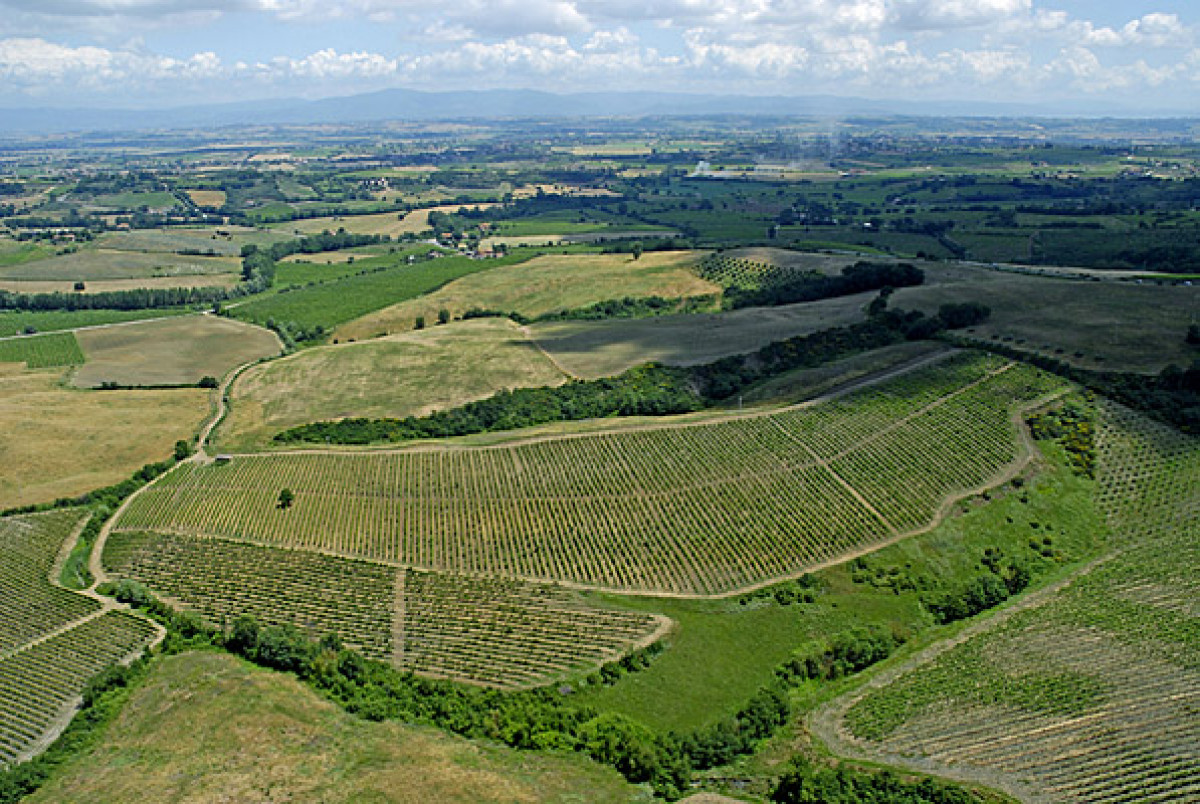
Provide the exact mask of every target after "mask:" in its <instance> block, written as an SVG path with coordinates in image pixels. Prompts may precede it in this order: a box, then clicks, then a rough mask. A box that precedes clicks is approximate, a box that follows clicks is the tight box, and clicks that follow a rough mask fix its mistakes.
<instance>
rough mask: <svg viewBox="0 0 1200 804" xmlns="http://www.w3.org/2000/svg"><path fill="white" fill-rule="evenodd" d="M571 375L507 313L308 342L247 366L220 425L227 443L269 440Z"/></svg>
mask: <svg viewBox="0 0 1200 804" xmlns="http://www.w3.org/2000/svg"><path fill="white" fill-rule="evenodd" d="M564 379H565V375H564V374H563V373H562V372H561V371H560V370H559V369H558V368H556V367H555V366H554V364H553V363H551V362H550V360H549V358H547V357H546V356H545V355H544V354H543V353H542V352H540V351H539V350H538V349H537V347H536V346H534V345H533V344H532V343H531V342H530V341H529V339H528V338H527V337H526V335H525V334H524V332H523V331H522V330H521V328H520V327H518V326H517V325H516V324H514V323H513V322H511V321H509V320H508V319H506V318H486V319H476V320H472V321H456V322H454V323H451V324H448V325H446V326H441V327H431V328H429V329H424V330H419V331H415V332H408V333H405V334H402V335H392V336H389V337H387V338H377V339H375V340H371V341H364V342H361V343H343V344H341V345H337V346H321V347H316V348H313V349H306V350H304V351H302V352H299V353H298V354H294V355H290V356H288V357H286V358H284V359H282V360H274V361H271V362H270V363H264V364H263V365H261V366H255V367H253V368H250V369H248V370H246V371H245V372H243V373H242V374H241V375H240V376H239V377H238V379H237V381H236V382H235V383H234V385H233V387H232V389H231V393H230V397H231V410H230V413H229V415H228V416H227V417H226V419H225V421H224V422H222V424H221V426H220V428H219V429H218V430H217V433H216V442H217V443H218V444H219V446H220V447H221V448H222V449H224V450H235V451H237V450H247V449H254V448H260V447H264V446H267V445H268V444H269V443H270V439H271V437H272V436H274V435H275V434H276V433H278V432H280V431H282V430H285V429H287V428H289V427H295V426H297V425H300V424H305V423H308V422H313V421H321V420H325V419H337V418H342V417H346V416H351V417H353V416H364V417H398V418H404V417H406V416H421V415H426V414H428V413H431V412H433V411H435V410H444V409H448V408H453V407H457V406H459V405H463V404H466V403H467V402H471V401H473V400H476V399H482V398H484V397H487V396H490V395H492V394H494V393H496V392H497V391H500V390H503V389H506V388H524V387H536V386H542V385H556V384H558V383H560V382H562V381H563V380H564Z"/></svg>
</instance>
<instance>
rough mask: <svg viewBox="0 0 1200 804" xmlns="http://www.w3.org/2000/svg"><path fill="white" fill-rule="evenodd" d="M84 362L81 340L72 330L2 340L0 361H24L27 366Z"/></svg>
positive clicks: (53, 365)
mask: <svg viewBox="0 0 1200 804" xmlns="http://www.w3.org/2000/svg"><path fill="white" fill-rule="evenodd" d="M82 362H84V356H83V352H82V351H80V349H79V342H78V341H77V340H76V338H75V336H74V335H73V334H71V333H70V332H64V333H55V334H53V335H32V336H29V337H23V338H9V339H6V340H0V363H24V364H25V366H26V368H54V367H56V366H77V365H79V364H80V363H82Z"/></svg>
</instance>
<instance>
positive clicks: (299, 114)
mask: <svg viewBox="0 0 1200 804" xmlns="http://www.w3.org/2000/svg"><path fill="white" fill-rule="evenodd" d="M684 115H695V116H708V115H753V116H763V115H765V116H772V117H780V116H817V117H820V116H834V117H847V116H864V115H865V116H876V115H913V116H931V117H961V116H985V117H1028V116H1033V117H1045V116H1053V117H1064V116H1083V117H1105V116H1108V117H1144V116H1151V117H1164V116H1170V115H1169V114H1167V113H1163V114H1153V113H1147V112H1140V113H1139V112H1134V111H1131V110H1128V109H1110V108H1105V107H1104V106H1102V105H1100V104H1097V103H1096V102H1094V101H1093V102H1081V103H1077V104H1074V105H1069V106H1064V105H1062V104H1057V105H1055V106H1053V107H1049V106H1039V105H1033V104H1002V103H986V102H970V103H964V102H958V101H941V102H923V101H921V102H918V101H905V100H887V101H878V100H865V99H861V98H845V97H834V96H827V95H808V96H755V95H700V94H696V95H692V94H686V93H672V92H586V93H576V94H567V95H558V94H554V93H550V92H539V91H536V90H508V89H505V90H480V91H461V92H421V91H417V90H410V89H389V90H383V91H381V92H372V93H367V94H361V95H348V96H345V97H336V98H325V99H322V100H301V99H279V100H263V101H250V102H241V103H229V104H212V105H201V106H181V107H175V108H168V109H111V108H103V109H83V108H76V109H59V108H0V132H4V133H9V134H16V133H39V132H41V133H53V132H79V131H135V130H148V129H181V128H210V127H220V126H236V125H305V124H345V123H351V124H353V123H371V122H380V121H385V120H400V121H431V120H467V119H483V118H581V117H629V118H638V117H662V116H684Z"/></svg>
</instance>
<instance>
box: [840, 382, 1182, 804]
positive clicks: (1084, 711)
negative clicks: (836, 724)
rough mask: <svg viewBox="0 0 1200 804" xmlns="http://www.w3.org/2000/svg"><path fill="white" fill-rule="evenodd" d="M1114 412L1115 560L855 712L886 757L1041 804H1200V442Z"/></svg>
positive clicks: (854, 728) (876, 752)
mask: <svg viewBox="0 0 1200 804" xmlns="http://www.w3.org/2000/svg"><path fill="white" fill-rule="evenodd" d="M1101 410H1102V414H1103V425H1102V427H1101V428H1100V430H1099V433H1098V436H1099V467H1098V468H1099V473H1098V479H1099V483H1098V489H1097V503H1098V505H1099V507H1100V509H1101V510H1102V511H1103V512H1104V514H1105V515H1106V517H1107V519H1108V522H1109V526H1110V528H1111V531H1112V537H1111V545H1112V547H1113V548H1114V552H1113V554H1112V555H1110V556H1109V557H1108V558H1107V559H1106V560H1104V561H1102V562H1100V563H1099V564H1098V565H1096V566H1095V567H1094V568H1092V569H1091V570H1090V571H1087V572H1085V573H1083V574H1081V575H1080V576H1079V577H1077V578H1076V579H1075V580H1074V581H1073V582H1072V583H1071V584H1070V585H1069V586H1067V587H1065V588H1064V589H1062V590H1060V591H1059V592H1057V593H1056V594H1055V595H1053V596H1052V597H1050V598H1049V599H1048V601H1047V602H1045V603H1044V604H1042V605H1039V606H1035V607H1029V608H1026V609H1025V610H1022V611H1019V612H1017V613H1016V614H1014V615H1013V616H1011V617H1008V618H1007V619H1003V621H1002V622H1000V623H999V624H998V625H996V626H995V627H992V628H990V629H987V630H983V631H982V632H981V633H978V634H976V635H974V636H973V637H972V638H970V639H968V640H966V641H965V642H963V643H961V644H959V645H957V646H955V647H953V648H952V649H950V650H947V651H945V652H944V653H942V654H941V655H939V656H937V657H936V658H934V659H933V660H932V661H929V662H926V663H921V664H917V665H915V666H914V667H912V668H910V669H908V670H907V671H906V672H905V673H904V674H902V675H900V676H899V677H898V678H896V679H894V680H892V681H891V682H890V683H888V684H887V685H886V686H883V687H882V688H880V689H877V690H872V691H870V692H869V693H867V694H865V695H863V696H861V697H860V698H859V699H858V700H857V701H855V702H853V704H852V705H851V706H850V707H849V708H848V710H847V711H846V716H845V720H844V723H845V725H846V727H848V729H849V731H850V732H851V733H852V734H853V735H854V736H855V737H856V738H857V743H858V745H859V746H860V747H863V749H864V750H865V751H867V752H869V754H870V755H871V756H876V757H879V756H882V757H883V758H885V759H886V760H887V761H891V762H896V763H899V764H907V765H911V766H915V767H920V768H922V769H926V770H933V771H934V772H941V773H946V774H947V775H952V776H954V775H958V776H961V777H964V778H971V779H977V780H984V781H988V780H991V781H998V780H1003V781H1002V782H1001V783H1002V784H1003V785H1008V786H1009V789H1010V790H1012V791H1013V792H1016V793H1018V794H1021V795H1023V796H1025V797H1029V798H1031V799H1041V800H1049V801H1077V800H1086V801H1134V800H1136V801H1181V800H1192V799H1195V798H1197V797H1200V775H1198V774H1197V772H1196V770H1197V767H1200V720H1198V719H1197V717H1196V711H1197V708H1198V707H1200V621H1198V620H1197V610H1196V600H1197V599H1200V582H1198V581H1197V578H1196V574H1195V568H1196V567H1197V566H1200V547H1198V545H1197V542H1196V536H1197V534H1198V533H1200V497H1198V496H1197V494H1196V489H1198V488H1200V442H1197V440H1196V439H1194V438H1191V439H1189V438H1188V437H1187V436H1183V435H1181V434H1179V433H1177V432H1174V431H1171V430H1169V429H1167V428H1165V427H1163V426H1161V425H1157V424H1154V423H1151V422H1149V421H1147V420H1145V419H1142V418H1140V417H1138V416H1136V415H1134V414H1132V413H1131V412H1130V411H1128V410H1126V409H1123V408H1119V407H1117V406H1115V405H1112V404H1110V403H1105V404H1104V405H1103V406H1102V408H1101Z"/></svg>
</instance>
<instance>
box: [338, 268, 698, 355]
mask: <svg viewBox="0 0 1200 804" xmlns="http://www.w3.org/2000/svg"><path fill="white" fill-rule="evenodd" d="M698 258H699V255H698V254H696V253H695V252H689V251H674V252H655V253H648V254H644V255H642V257H641V258H639V259H637V260H634V259H633V258H632V257H631V256H629V255H628V254H572V255H565V254H548V255H545V256H541V257H535V258H534V259H532V260H528V261H527V262H521V263H517V264H515V265H507V266H504V267H502V268H496V269H494V270H490V271H484V272H482V273H478V274H472V275H471V276H467V277H463V278H462V279H458V280H456V281H454V282H451V283H450V284H448V285H446V286H445V287H442V288H440V289H438V290H435V291H433V292H432V293H428V294H426V295H424V296H420V297H418V298H415V299H412V300H411V301H406V302H401V303H400V304H395V305H392V306H391V307H387V308H385V309H383V310H380V311H379V312H377V313H372V314H370V315H367V316H364V317H363V318H361V319H358V320H355V321H351V322H349V323H347V324H343V325H342V326H341V327H339V328H338V329H337V332H336V333H335V335H336V336H337V337H338V338H340V339H342V340H345V339H348V338H359V339H362V338H369V337H373V336H374V335H377V334H378V333H381V332H387V333H393V332H406V331H408V330H411V329H412V328H413V323H414V321H415V320H416V319H417V317H418V316H423V317H424V318H425V321H426V323H427V324H432V323H433V322H434V321H436V320H437V314H438V311H439V310H448V311H449V312H450V313H451V315H455V316H458V315H462V314H463V313H464V312H466V311H467V310H470V309H471V308H482V309H486V310H499V311H502V312H517V313H521V314H522V315H525V316H528V317H530V318H533V317H536V316H539V315H543V314H545V313H550V312H553V311H556V310H565V309H572V308H576V307H584V306H586V305H589V304H593V303H595V302H599V301H606V300H608V299H619V298H623V297H625V296H663V297H665V298H680V297H685V296H703V295H708V294H714V293H719V292H720V288H718V287H717V286H716V285H713V284H711V283H709V282H706V281H704V280H702V279H700V278H698V277H697V276H696V275H695V274H694V273H692V271H691V270H690V268H691V266H692V265H694V264H695V262H696V260H697V259H698Z"/></svg>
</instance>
